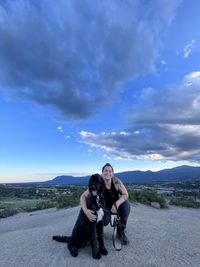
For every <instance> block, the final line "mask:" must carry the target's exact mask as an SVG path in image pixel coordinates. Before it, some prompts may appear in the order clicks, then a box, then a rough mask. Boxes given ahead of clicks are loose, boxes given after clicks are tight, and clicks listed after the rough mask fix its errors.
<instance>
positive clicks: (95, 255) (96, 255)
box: [92, 252, 101, 260]
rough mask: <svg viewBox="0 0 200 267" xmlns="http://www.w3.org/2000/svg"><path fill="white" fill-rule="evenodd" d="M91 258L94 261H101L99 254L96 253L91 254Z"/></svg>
mask: <svg viewBox="0 0 200 267" xmlns="http://www.w3.org/2000/svg"><path fill="white" fill-rule="evenodd" d="M92 257H93V258H94V259H96V260H99V259H101V254H100V253H99V252H98V253H96V254H93V255H92Z"/></svg>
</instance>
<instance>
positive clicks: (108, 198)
mask: <svg viewBox="0 0 200 267" xmlns="http://www.w3.org/2000/svg"><path fill="white" fill-rule="evenodd" d="M104 198H105V202H106V208H107V209H108V210H111V208H112V205H113V204H114V203H115V202H116V201H117V200H118V199H119V192H118V191H117V190H116V188H115V185H114V183H113V180H112V182H111V187H110V189H108V188H105V192H104Z"/></svg>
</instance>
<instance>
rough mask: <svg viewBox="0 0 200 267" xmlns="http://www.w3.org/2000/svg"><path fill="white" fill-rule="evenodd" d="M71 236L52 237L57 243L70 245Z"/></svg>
mask: <svg viewBox="0 0 200 267" xmlns="http://www.w3.org/2000/svg"><path fill="white" fill-rule="evenodd" d="M70 238H71V237H70V236H66V235H54V236H52V239H53V240H55V241H57V242H63V243H69V241H70Z"/></svg>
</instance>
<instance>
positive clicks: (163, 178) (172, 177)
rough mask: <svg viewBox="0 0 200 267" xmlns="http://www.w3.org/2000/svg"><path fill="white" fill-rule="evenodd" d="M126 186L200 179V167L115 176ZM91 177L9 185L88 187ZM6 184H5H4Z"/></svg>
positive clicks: (182, 167) (67, 177)
mask: <svg viewBox="0 0 200 267" xmlns="http://www.w3.org/2000/svg"><path fill="white" fill-rule="evenodd" d="M115 176H116V177H118V178H119V179H120V180H121V181H122V182H123V183H125V184H152V183H157V182H178V181H186V180H196V179H200V167H193V166H187V165H182V166H179V167H175V168H171V169H163V170H160V171H139V170H137V171H125V172H119V173H116V174H115ZM89 177H90V176H82V177H74V176H67V175H62V176H57V177H55V178H53V179H52V180H48V181H44V182H29V183H9V185H19V184H20V185H27V186H29V185H31V186H33V185H36V186H37V185H39V186H51V185H87V183H88V180H89ZM4 184H5V183H4Z"/></svg>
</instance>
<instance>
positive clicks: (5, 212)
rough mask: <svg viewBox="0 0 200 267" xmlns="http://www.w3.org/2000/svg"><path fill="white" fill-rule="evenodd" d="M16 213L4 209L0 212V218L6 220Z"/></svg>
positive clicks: (12, 210)
mask: <svg viewBox="0 0 200 267" xmlns="http://www.w3.org/2000/svg"><path fill="white" fill-rule="evenodd" d="M16 213H17V210H16V209H9V208H8V209H4V210H1V211H0V218H6V217H9V216H12V215H14V214H16Z"/></svg>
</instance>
